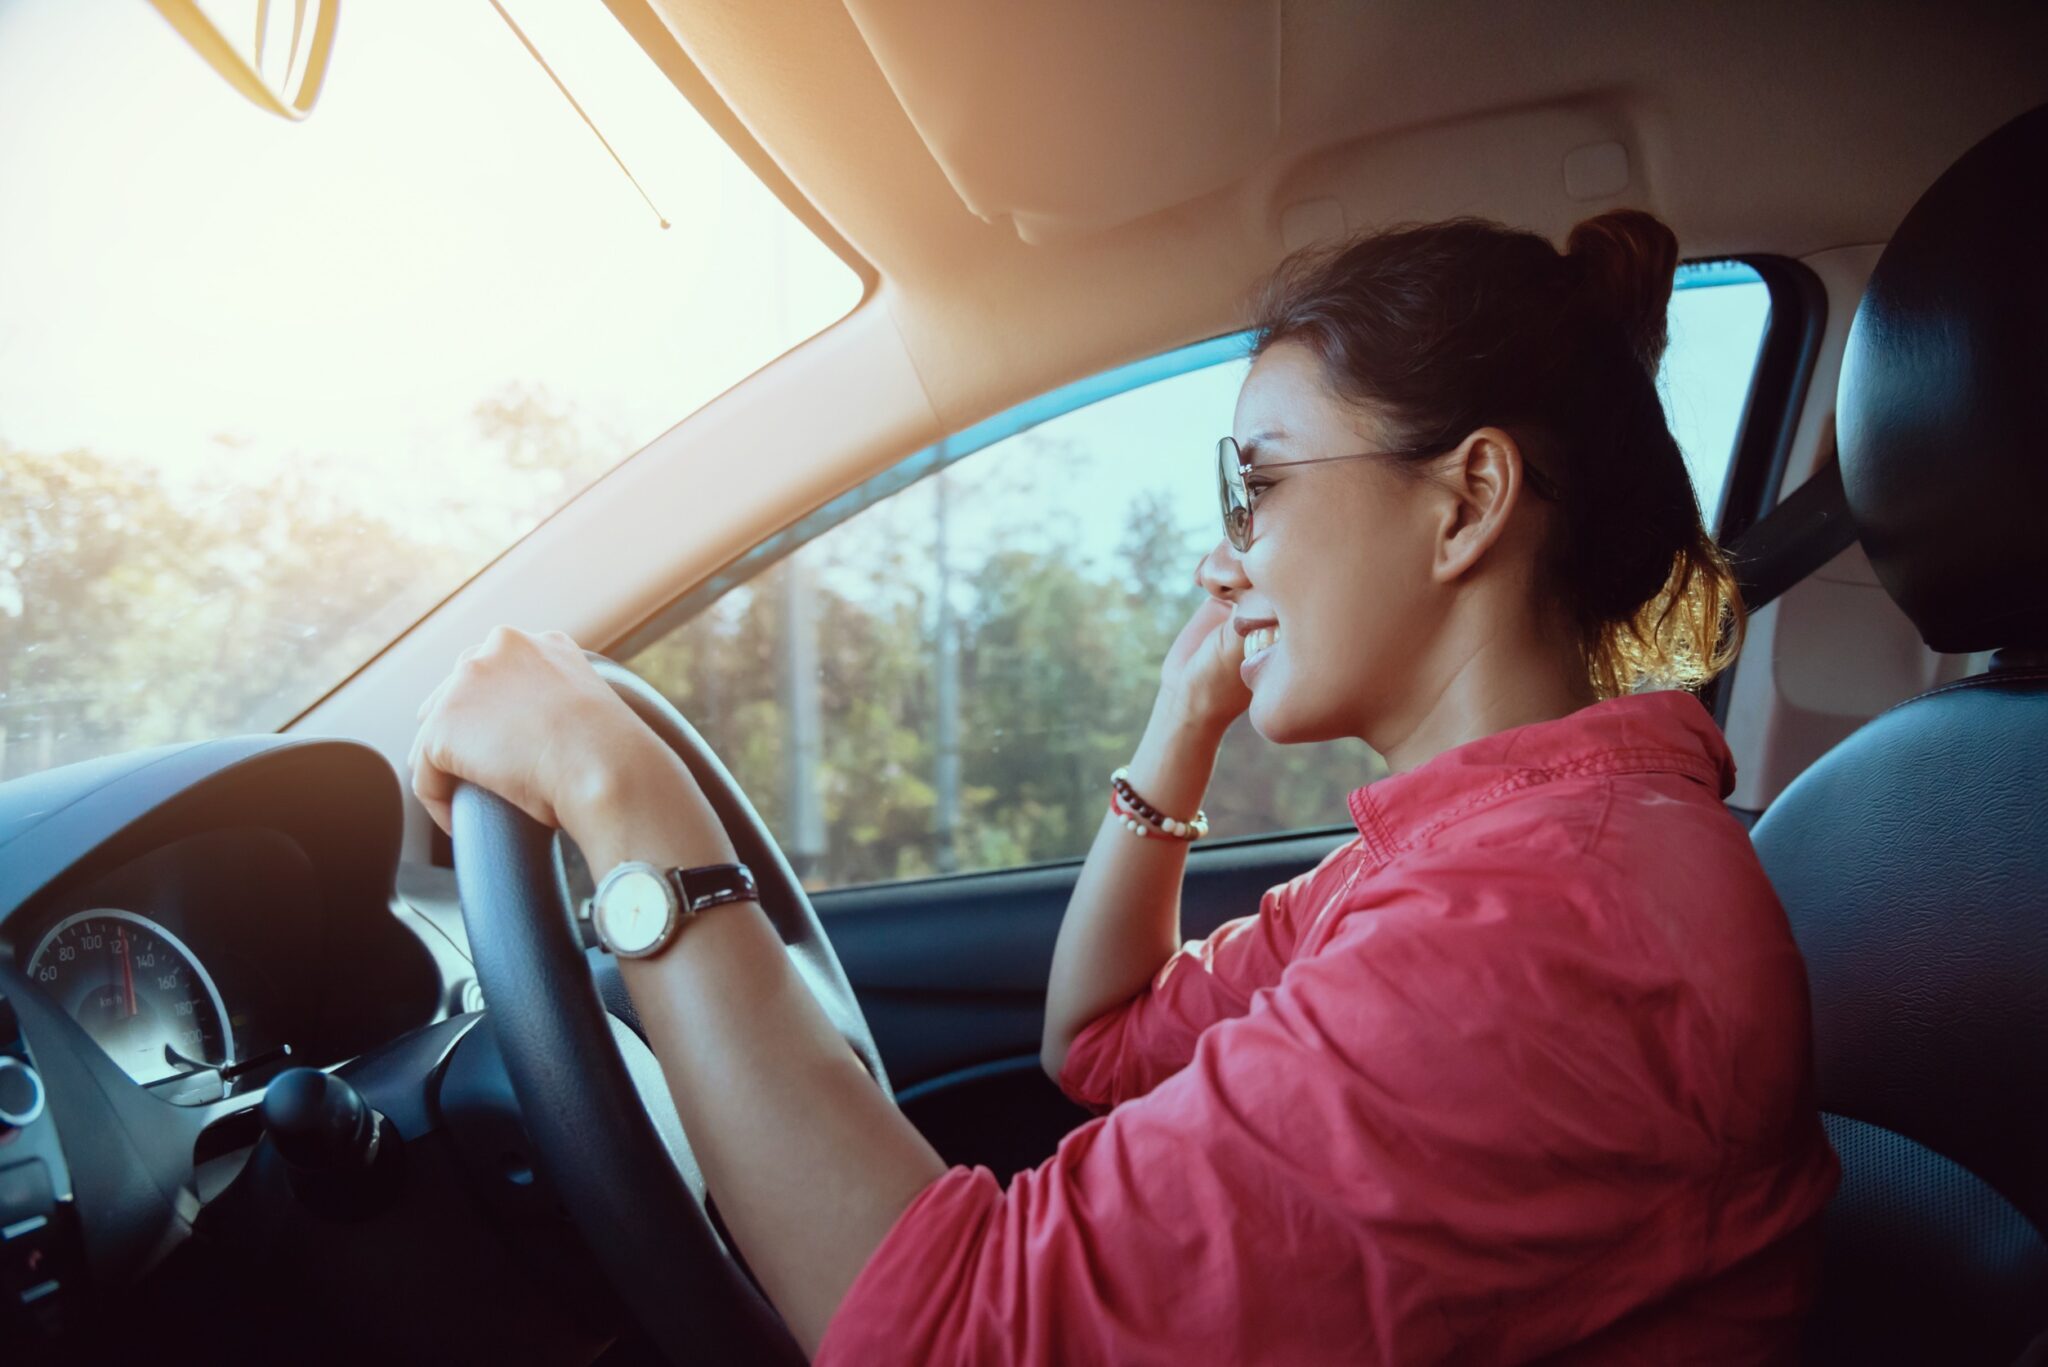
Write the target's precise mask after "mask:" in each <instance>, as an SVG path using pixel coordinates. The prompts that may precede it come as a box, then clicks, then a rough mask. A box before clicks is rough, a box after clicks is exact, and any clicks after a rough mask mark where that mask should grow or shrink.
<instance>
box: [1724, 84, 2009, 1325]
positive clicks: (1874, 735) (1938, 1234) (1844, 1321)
mask: <svg viewBox="0 0 2048 1367" xmlns="http://www.w3.org/2000/svg"><path fill="white" fill-rule="evenodd" d="M1836 423H1837V429H1838V438H1839V447H1840V461H1841V475H1842V484H1843V489H1844V492H1845V494H1846V496H1847V500H1848V504H1849V509H1850V513H1851V516H1852V517H1853V519H1854V521H1855V524H1856V530H1857V532H1858V535H1859V536H1860V537H1861V540H1862V543H1863V548H1864V550H1865V551H1866V552H1867V553H1868V554H1869V557H1870V561H1871V564H1872V565H1873V566H1874V567H1875V569H1876V571H1877V575H1878V578H1879V579H1880V580H1881V581H1882V582H1883V584H1884V587H1885V589H1886V590H1887V591H1888V592H1889V593H1890V594H1891V596H1892V597H1893V598H1894V599H1896V600H1897V601H1898V603H1899V605H1900V607H1902V608H1903V609H1905V612H1906V614H1907V616H1909V617H1910V618H1911V619H1912V620H1913V623H1914V625H1915V626H1916V627H1918V628H1919V631H1920V634H1921V636H1922V637H1923V638H1924V639H1925V640H1926V642H1927V644H1928V645H1929V646H1931V647H1932V648H1933V649H1935V650H1938V651H1945V652H1977V651H1987V650H1990V651H1996V652H1997V653H1996V654H1994V655H1993V656H1992V660H1991V668H1990V670H1989V671H1988V672H1986V673H1983V674H1978V675H1975V676H1973V677H1971V678H1968V679H1964V680H1961V681H1959V682H1957V683H1952V684H1948V685H1945V686H1943V687H1940V688H1937V689H1934V690H1933V691H1932V692H1929V693H1924V694H1922V695H1920V696H1919V697H1917V698H1914V699H1912V700H1910V701H1908V702H1905V703H1902V704H1900V705H1899V706H1897V707H1894V708H1892V709H1891V710H1890V711H1888V712H1886V713H1884V714H1883V715H1882V716H1879V717H1877V718H1875V719H1873V720H1872V721H1871V722H1870V723H1869V724H1868V725H1866V726H1864V727H1863V728H1862V729H1861V730H1859V731H1857V732H1856V733H1855V734H1854V735H1852V736H1850V737H1849V738H1848V739H1847V740H1845V741H1843V742H1842V743H1841V744H1840V745H1838V746H1836V747H1835V748H1834V749H1833V750H1832V751H1830V752H1829V753H1828V754H1827V755H1826V756H1825V757H1823V758H1822V759H1821V760H1820V761H1819V762H1818V763H1816V764H1815V765H1814V766H1813V767H1812V768H1811V769H1809V770H1808V771H1807V772H1806V773H1805V774H1803V775H1802V776H1801V777H1800V778H1799V779H1798V781H1796V782H1795V783H1793V784H1792V785H1791V786H1790V787H1788V788H1787V789H1786V790H1785V792H1784V794H1783V795H1782V796H1780V797H1779V798H1778V800H1777V801H1776V802H1775V803H1773V804H1772V805H1771V807H1770V809H1769V810H1768V811H1767V812H1766V813H1765V814H1764V816H1763V818H1762V819H1761V820H1760V821H1758V823H1757V825H1756V828H1755V832H1754V836H1755V840H1756V846H1757V850H1758V852H1759V854H1760V855H1761V856H1762V858H1763V862H1764V866H1765V868H1766V869H1768V870H1769V872H1770V875H1771V879H1772V881H1773V882H1774V883H1775V884H1776V885H1777V888H1778V892H1779V895H1780V896H1781V897H1782V898H1783V899H1784V903H1785V909H1786V911H1787V913H1788V914H1789V915H1790V917H1791V922H1792V930H1793V933H1794V935H1795V936H1796V937H1797V938H1798V941H1799V946H1800V948H1801V950H1802V951H1804V953H1805V956H1806V965H1807V974H1808V979H1809V982H1810V983H1811V986H1812V991H1813V1024H1814V1048H1815V1064H1816V1068H1817V1076H1818V1081H1819V1088H1820V1103H1821V1107H1822V1110H1823V1111H1824V1113H1825V1121H1826V1124H1827V1128H1828V1133H1829V1136H1830V1137H1831V1138H1832V1139H1833V1141H1834V1144H1835V1148H1836V1150H1837V1152H1839V1154H1840V1155H1841V1159H1842V1169H1843V1179H1842V1187H1841V1190H1840V1192H1839V1194H1838V1195H1837V1196H1836V1198H1835V1200H1834V1202H1833V1204H1832V1205H1831V1206H1830V1207H1829V1209H1828V1211H1827V1213H1826V1215H1825V1217H1824V1220H1825V1225H1826V1246H1827V1254H1826V1259H1827V1261H1826V1271H1825V1273H1824V1279H1823V1286H1822V1291H1821V1295H1820V1299H1819V1302H1818V1303H1817V1304H1816V1306H1815V1309H1814V1313H1813V1317H1812V1319H1811V1320H1810V1322H1809V1325H1808V1333H1807V1340H1806V1346H1807V1354H1808V1359H1809V1360H1810V1361H1813V1362H1828V1363H1833V1362H1842V1363H1849V1362H1853V1363H1858V1364H1868V1363H1883V1362H1913V1363H1942V1364H1967V1363H1975V1362H1984V1363H2000V1364H2006V1363H2011V1362H2013V1361H2014V1360H2015V1359H2017V1358H2018V1357H2019V1356H2020V1354H2021V1353H2022V1352H2023V1351H2025V1350H2026V1348H2027V1345H2028V1343H2029V1342H2030V1341H2031V1340H2034V1339H2035V1337H2036V1336H2037V1335H2039V1334H2041V1333H2042V1331H2043V1330H2044V1329H2048V1239H2044V1238H2043V1231H2044V1230H2048V106H2044V107H2042V108H2040V109H2037V110H2034V111H2033V112H2031V113H2029V114H2025V115H2022V116H2021V117H2020V118H2018V119H2015V120H2014V121H2013V122H2011V123H2009V124H2007V125H2005V126H2004V127H2003V128H2001V129H1999V130H1998V131H1997V132H1995V133H1993V134H1992V135H1991V136H1990V137H1988V138H1986V139H1985V140H1984V141H1983V142H1981V143H1979V144H1978V145H1977V146H1976V147H1974V148H1973V149H1971V150H1970V151H1969V152H1968V153H1967V154H1966V155H1964V157H1963V158H1962V159H1961V160H1960V161H1958V162H1957V163H1956V164H1955V165H1954V166H1953V167H1952V168H1950V170H1949V171H1948V172H1947V174H1945V175H1943V176H1942V177H1941V179H1940V180H1938V181H1936V182H1935V184H1934V186H1933V187H1932V188H1931V189H1929V190H1928V191H1927V193H1926V194H1925V195H1923V196H1922V197H1921V199H1920V202H1919V203H1918V204H1916V205H1915V206H1914V207H1913V210H1912V212H1911V213H1909V214H1908V215H1907V216H1906V219H1905V221H1904V222H1903V223H1901V224H1900V226H1899V229H1898V232H1897V234H1896V235H1895V236H1894V237H1893V238H1892V240H1891V243H1890V245H1889V246H1887V247H1886V249H1885V251H1884V255H1883V257H1882V258H1881V259H1880V260H1879V262H1878V265H1877V269H1876V272H1875V274H1874V275H1873V276H1872V277H1871V281H1870V285H1869V288H1868V289H1867V290H1866V291H1865V292H1864V296H1863V302H1862V306H1861V307H1860V308H1859V309H1858V310H1857V313H1856V319H1855V323H1854V326H1853V327H1852V328H1851V330H1850V333H1849V341H1848V350H1847V353H1846V355H1845V357H1844V360H1843V366H1842V379H1841V388H1840V391H1839V394H1838V396H1837V411H1836Z"/></svg>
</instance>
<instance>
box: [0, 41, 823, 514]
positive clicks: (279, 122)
mask: <svg viewBox="0 0 2048 1367" xmlns="http://www.w3.org/2000/svg"><path fill="white" fill-rule="evenodd" d="M230 8H231V7H230ZM507 8H508V9H509V10H511V11H512V13H513V14H514V15H515V16H516V17H517V18H518V19H519V20H520V22H521V24H522V25H523V26H524V27H525V28H526V31H527V33H528V35H529V36H530V37H531V38H532V39H533V40H534V42H535V45H536V46H538V47H539V48H540V50H541V51H542V52H543V53H544V54H545V55H546V56H547V57H548V59H549V61H550V62H551V63H552V64H553V65H554V67H555V69H556V71H557V72H558V73H559V74H560V75H561V76H562V78H563V80H564V81H565V82H566V83H567V84H568V86H569V88H570V89H571V90H572V91H574V92H575V93H576V95H577V97H578V99H579V100H581V102H582V103H583V105H584V107H585V109H587V110H588V111H589V112H590V114H591V116H592V117H593V118H594V119H595V120H596V122H597V124H598V127H599V128H601V129H602V130H603V131H604V133H605V135H606V137H608V138H609V139H610V140H611V142H612V144H613V146H614V147H616V148H617V149H618V150H619V152H620V154H621V155H622V156H623V157H624V159H625V161H626V164H627V165H628V166H630V167H631V168H632V170H633V172H634V174H635V175H636V176H637V177H638V178H639V179H640V181H641V183H642V184H643V185H644V186H646V188H647V190H648V192H649V193H650V194H651V195H652V197H653V199H654V202H655V203H656V204H657V205H659V206H660V207H661V209H662V211H663V212H664V213H665V214H666V215H667V216H668V218H669V219H670V220H671V221H672V222H673V223H674V227H672V228H670V229H669V230H667V231H663V230H662V229H661V228H660V227H659V226H658V223H657V220H656V218H655V216H654V215H653V214H652V213H651V212H649V210H648V209H647V207H646V205H645V204H643V203H642V202H641V199H640V197H639V195H638V194H636V193H635V191H634V190H633V187H632V185H631V184H630V183H629V182H628V181H627V180H626V178H625V177H624V176H623V175H622V174H621V173H620V172H619V170H618V168H617V167H616V166H614V165H613V164H612V161H611V159H610V158H609V157H607V156H606V155H605V152H604V149H603V147H602V146H601V145H600V144H599V143H598V141H597V139H596V138H595V137H593V136H592V134H591V132H590V130H589V129H588V128H586V127H585V126H584V125H583V123H582V122H581V121H580V120H579V119H578V118H577V117H576V115H575V113H574V111H573V110H572V109H571V108H570V107H569V105H568V103H567V102H566V101H565V100H564V99H563V98H562V96H561V95H560V93H559V92H557V91H556V90H555V88H554V86H553V85H552V84H551V83H550V82H549V80H548V78H547V75H546V74H545V73H544V72H543V71H542V70H541V69H540V67H539V66H538V65H536V64H535V63H534V61H533V60H532V58H531V57H529V56H528V55H527V53H526V51H525V50H524V49H523V48H522V47H521V46H520V45H519V43H518V41H517V39H515V38H514V36H513V35H512V33H511V32H510V31H509V30H508V29H507V28H506V26H505V25H504V23H503V22H502V21H501V20H500V19H499V18H498V16H497V14H496V13H495V12H494V11H493V10H492V9H491V7H490V5H489V4H488V3H486V0H418V2H417V3H403V4H399V3H383V4H376V3H372V4H360V3H359V4H349V5H346V6H345V7H344V10H343V13H342V15H341V22H340V26H339V31H338V34H337V39H336V45H335V55H334V62H333V66H332V69H331V72H330V74H329V77H328V81H327V86H326V89H325V93H324V94H323V96H322V98H321V100H320V103H319V105H318V107H317V108H316V109H315V110H314V112H313V114H312V116H311V117H310V118H309V119H307V120H306V121H305V122H303V123H298V124H293V123H289V122H287V121H285V120H283V119H279V118H276V117H273V116H271V115H268V114H264V113H262V112H260V111H258V110H257V109H256V108H255V107H254V106H253V105H250V104H249V103H247V102H246V101H244V100H243V99H242V98H241V97H240V96H239V95H237V94H235V93H234V92H233V91H232V90H231V89H229V87H228V86H227V85H226V84H225V83H224V82H223V81H222V80H220V79H219V78H218V77H217V76H216V75H215V74H214V73H213V71H212V70H211V69H210V68H209V67H207V66H206V65H205V64H204V63H203V62H202V61H201V59H200V58H199V57H198V56H197V55H196V54H194V53H193V52H192V51H191V50H190V49H189V48H187V47H186V46H185V44H184V43H183V42H182V41H181V40H180V39H179V38H178V37H177V35H176V34H175V33H174V32H173V31H172V30H171V28H170V27H169V26H168V25H167V24H166V23H165V22H164V21H163V20H162V19H161V18H159V17H158V16H157V14H156V12H155V11H154V10H153V9H151V8H150V7H149V6H147V5H145V4H142V3H140V2H139V0H131V2H130V3H124V4H119V5H108V4H90V5H80V4H76V3H72V2H71V0H0V195H4V196H5V209H4V212H0V439H5V440H7V441H10V442H12V443H14V444H16V445H18V446H22V447H27V448H30V449H33V450H40V451H45V452H56V451H61V450H65V449H68V448H71V447H75V446H82V447H86V448H89V449H92V450H94V451H96V452H98V453H99V454H101V455H104V456H111V457H119V458H125V459H132V460H137V461H146V462H149V463H152V464H154V465H156V466H158V467H159V468H161V469H163V470H165V471H166V472H168V473H170V474H172V475H173V476H176V477H193V476H197V475H206V476H216V475H217V476H222V477H225V478H228V479H231V480H234V481H236V482H238V483H239V482H260V481H262V480H263V479H264V478H265V476H266V474H267V472H268V468H270V467H273V466H275V465H276V464H279V463H282V462H286V461H290V462H294V463H295V464H297V465H298V466H299V467H300V468H302V469H304V468H318V469H320V470H321V472H322V473H323V474H324V475H325V476H326V477H327V478H326V482H329V483H332V484H333V485H335V486H336V487H338V488H342V489H344V490H348V491H353V492H354V493H355V494H356V495H357V496H359V497H361V498H363V499H364V500H365V501H368V502H372V503H375V504H378V505H381V506H383V507H385V509H386V511H387V512H388V511H391V510H392V506H393V505H394V504H395V503H397V502H401V500H394V499H393V498H392V494H393V491H412V492H414V493H415V494H417V495H419V496H420V498H421V500H422V501H433V500H434V499H435V498H436V496H438V495H442V494H447V493H459V492H460V491H461V490H463V489H464V488H466V487H474V486H475V484H476V482H477V481H478V480H481V479H484V478H487V477H488V474H489V472H490V469H491V467H492V466H493V465H494V463H495V459H496V456H497V449H496V448H495V447H494V446H491V445H489V444H487V443H485V442H483V441H482V440H481V439H480V438H479V436H478V435H477V432H476V430H475V423H474V420H473V417H472V410H473V408H474V406H475V405H476V404H477V402H478V401H479V400H481V399H484V398H486V397H487V396H490V395H492V394H494V393H497V392H500V391H502V390H503V389H504V388H505V387H506V386H507V385H508V384H511V383H514V382H518V383H524V384H528V385H534V386H542V387H545V389H546V390H547V391H548V393H549V394H550V395H552V396H553V397H554V398H555V399H556V400H558V401H562V402H565V403H568V404H573V405H574V406H575V408H576V409H577V411H578V413H579V415H580V416H581V417H582V419H583V420H584V423H583V425H584V426H585V427H586V429H589V430H593V431H607V432H611V433H615V434H617V437H618V438H619V441H618V444H617V446H618V449H617V450H616V452H615V455H616V456H617V457H619V458H623V457H624V456H626V455H628V454H630V453H631V451H632V450H634V449H636V448H637V447H639V446H640V445H643V444H644V443H646V442H647V441H648V440H650V439H652V438H653V437H655V436H657V435H659V434H660V433H661V432H662V431H663V430H665V429H666V428H668V427H669V426H671V425H673V424H674V423H675V422H677V421H679V420H680V419H682V418H683V417H685V416H687V415H688V414H689V413H690V412H692V411H693V410H695V409H696V408H698V407H699V406H701V405H702V404H703V403H704V402H705V401H706V400H708V399H709V398H711V397H713V396H715V395H716V394H717V393H719V392H720V391H722V390H724V389H726V388H728V387H730V386H731V385H732V384H733V383H735V382H736V381H738V380H740V379H741V378H743V377H744V376H745V375H747V374H748V373H749V372H751V371H753V370H755V369H757V368H759V367H760V366H761V365H763V364H765V363H766V362H767V361H769V360H771V359H773V358H774V357H775V356H776V355H778V354H779V353H781V352H782V351H784V350H787V349H788V348H789V347H790V346H792V345H794V344H795V343H796V342H798V341H800V340H801V339H802V338H804V337H806V336H808V335H810V334H812V333H814V332H816V331H818V330H820V329H821V328H823V327H825V326H826V325H828V324H829V323H830V322H831V321H832V320H834V319H835V318H837V317H839V316H841V315H842V314H844V313H845V312H846V311H847V310H848V309H849V308H851V307H852V305H853V304H854V303H855V301H856V300H857V299H858V297H859V289H860V286H859V281H858V279H857V277H855V276H854V274H853V273H852V272H851V271H850V270H849V269H847V267H846V266H845V265H844V264H843V263H842V262H840V261H839V260H838V259H837V258H836V257H834V256H833V255H832V254H831V253H830V252H829V251H827V250H826V249H825V248H824V247H823V246H822V245H820V244H819V243H818V242H817V241H816V240H815V239H814V238H813V237H811V236H810V234H809V233H808V232H807V231H806V230H805V229H803V227H802V226H801V225H800V224H798V223H796V221H795V220H794V219H793V218H792V217H791V216H790V215H789V214H788V212H787V211H786V210H784V209H783V208H782V206H781V205H780V204H778V203H777V202H776V201H775V200H774V198H773V196H772V195H770V194H769V192H768V191H767V190H766V189H765V188H764V187H763V186H761V185H760V183H759V182H758V181H757V180H756V179H755V178H754V177H753V175H752V174H751V173H750V172H748V171H747V170H746V169H745V167H744V166H743V165H742V164H741V163H740V162H739V160H738V159H737V158H736V157H735V156H734V155H733V154H732V153H731V152H730V151H729V150H728V149H727V148H726V147H725V146H724V144H723V143H721V142H720V141H719V140H718V139H717V138H716V136H715V135H713V134H712V133H711V132H710V131H709V130H708V129H707V128H706V127H705V126H704V125H703V123H702V121H701V120H700V119H699V118H698V117H697V115H696V113H695V111H693V110H692V109H691V108H690V107H689V105H688V103H687V102H686V101H685V100H684V99H683V98H682V96H681V95H680V94H678V93H677V92H676V91H675V90H674V88H673V87H671V86H670V85H669V84H668V82H667V80H666V79H665V78H664V77H662V75H661V74H660V72H659V71H658V70H657V69H656V68H655V67H654V65H653V63H652V62H651V61H650V60H648V59H647V58H646V57H645V55H643V54H642V53H641V52H640V51H639V49H638V48H637V47H635V46H634V44H633V43H632V41H631V40H630V39H629V38H628V37H627V36H626V34H625V32H624V31H623V30H622V29H621V28H620V27H619V25H618V23H617V22H616V21H615V20H613V19H612V17H611V16H610V14H609V13H608V12H607V11H606V10H605V9H604V7H603V6H602V5H599V4H596V3H587V4H563V3H560V2H559V0H513V2H512V3H508V4H507ZM223 439H225V440H223Z"/></svg>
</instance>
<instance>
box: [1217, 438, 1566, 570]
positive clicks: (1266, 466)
mask: <svg viewBox="0 0 2048 1367" xmlns="http://www.w3.org/2000/svg"><path fill="white" fill-rule="evenodd" d="M1450 449H1451V447H1449V446H1405V447H1400V448H1397V449H1396V450H1392V451H1354V452H1352V453H1351V454H1350V455H1347V456H1316V457H1314V458H1313V459H1310V460H1269V461H1262V462H1260V463H1259V464H1257V465H1254V464H1252V463H1251V462H1250V461H1248V460H1246V459H1245V458H1244V452H1243V451H1242V450H1240V449H1239V448H1238V445H1237V440H1236V438H1234V437H1225V438H1223V439H1222V440H1221V441H1219V442H1217V443H1216V489H1217V494H1218V496H1219V497H1220V498H1221V500H1222V503H1223V534H1224V535H1225V536H1227V537H1229V538H1230V546H1231V549H1232V550H1234V551H1236V552H1237V553H1238V554H1239V555H1243V554H1244V553H1245V552H1246V551H1248V550H1250V549H1251V548H1252V500H1253V490H1252V488H1251V486H1250V483H1249V481H1250V479H1251V476H1252V475H1253V473H1254V472H1255V471H1261V470H1287V469H1292V468H1293V467H1295V466H1298V465H1330V464H1333V463H1335V462H1337V461H1340V460H1380V459H1386V458H1390V457H1396V456H1427V455H1435V454H1437V453H1439V452H1443V451H1448V450H1450ZM1522 471H1523V473H1524V474H1526V475H1528V477H1529V487H1530V488H1531V489H1534V490H1535V491H1536V493H1537V494H1538V495H1539V496H1540V497H1542V498H1546V499H1549V500H1550V501H1551V502H1553V503H1555V502H1557V501H1558V489H1557V486H1556V485H1555V484H1553V483H1552V482H1551V481H1550V477H1549V476H1547V475H1545V474H1544V473H1543V472H1542V471H1541V470H1538V469H1537V468H1536V467H1535V466H1533V465H1531V464H1530V463H1529V462H1528V461H1526V460H1525V461H1523V462H1522Z"/></svg>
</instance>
